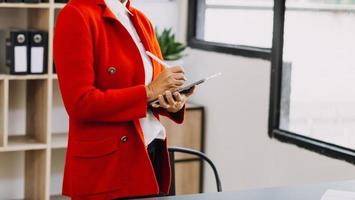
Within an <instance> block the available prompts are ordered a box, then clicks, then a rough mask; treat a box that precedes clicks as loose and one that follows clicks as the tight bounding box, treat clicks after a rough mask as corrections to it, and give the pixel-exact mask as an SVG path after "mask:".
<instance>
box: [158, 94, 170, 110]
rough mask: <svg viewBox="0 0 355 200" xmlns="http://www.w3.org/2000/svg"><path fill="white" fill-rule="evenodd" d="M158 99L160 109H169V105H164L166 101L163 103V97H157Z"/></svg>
mask: <svg viewBox="0 0 355 200" xmlns="http://www.w3.org/2000/svg"><path fill="white" fill-rule="evenodd" d="M158 99H159V104H160V106H161V107H163V108H165V109H167V108H169V107H170V106H169V104H168V103H166V101H165V99H164V97H163V95H159V97H158Z"/></svg>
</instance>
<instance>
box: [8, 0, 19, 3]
mask: <svg viewBox="0 0 355 200" xmlns="http://www.w3.org/2000/svg"><path fill="white" fill-rule="evenodd" d="M5 2H7V3H23V0H5Z"/></svg>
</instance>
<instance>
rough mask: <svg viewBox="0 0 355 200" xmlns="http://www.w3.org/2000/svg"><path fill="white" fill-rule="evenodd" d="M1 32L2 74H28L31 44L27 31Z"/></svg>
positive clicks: (0, 58) (0, 54)
mask: <svg viewBox="0 0 355 200" xmlns="http://www.w3.org/2000/svg"><path fill="white" fill-rule="evenodd" d="M0 32H1V33H0V56H1V57H0V60H1V61H0V65H1V66H0V67H1V71H2V73H10V74H27V70H28V56H27V55H28V44H29V43H28V33H27V31H25V30H5V31H4V30H3V31H0ZM4 61H5V62H4ZM5 66H7V67H5Z"/></svg>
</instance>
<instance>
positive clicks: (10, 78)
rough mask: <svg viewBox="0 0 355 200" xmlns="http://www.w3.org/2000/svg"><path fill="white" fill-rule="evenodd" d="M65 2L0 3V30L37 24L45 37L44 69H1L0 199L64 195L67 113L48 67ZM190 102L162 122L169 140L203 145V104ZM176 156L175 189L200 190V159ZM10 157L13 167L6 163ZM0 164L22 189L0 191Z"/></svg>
mask: <svg viewBox="0 0 355 200" xmlns="http://www.w3.org/2000/svg"><path fill="white" fill-rule="evenodd" d="M64 6H65V4H62V3H54V0H49V1H48V2H44V3H40V4H25V3H0V29H6V28H10V27H17V28H37V29H41V30H46V31H48V37H49V38H48V39H49V43H48V45H49V46H48V66H49V67H48V70H47V71H48V74H43V75H6V74H0V199H26V200H32V199H33V200H50V199H53V200H54V199H56V200H61V199H66V198H63V197H61V196H60V192H61V181H62V176H63V174H62V173H63V168H64V156H65V151H66V147H67V140H68V135H67V133H66V131H67V130H68V118H67V115H66V112H65V109H64V106H63V103H62V101H61V96H60V91H59V87H58V80H57V79H58V78H57V75H56V74H55V73H53V67H52V66H53V56H52V53H53V32H54V26H55V21H56V17H57V15H58V13H59V12H60V10H61V9H62V8H63V7H64ZM0 67H4V66H0ZM189 107H190V108H189V111H188V112H187V116H186V119H187V120H186V121H187V122H186V123H185V124H184V125H183V126H177V125H174V124H173V123H171V122H170V121H168V120H164V119H163V123H164V124H165V126H166V127H167V130H168V131H167V132H168V135H169V137H170V140H169V141H170V144H171V145H174V146H183V147H190V148H194V149H198V150H203V108H202V107H195V106H189ZM10 155H11V156H10ZM177 158H178V159H180V160H181V162H179V163H178V164H177V167H176V173H177V174H178V175H177V187H178V189H177V193H180V194H186V193H195V192H199V191H201V174H202V165H201V163H200V162H199V161H198V160H194V159H191V158H190V157H186V156H178V157H177ZM9 159H10V162H9V164H11V165H12V166H7V164H8V162H7V161H8V160H9ZM12 159H13V160H12ZM15 161H16V162H18V163H17V164H14V162H15ZM3 169H4V171H6V170H9V169H11V171H14V172H13V174H16V175H17V174H19V176H20V177H19V178H18V177H16V178H15V179H16V180H17V179H18V182H19V183H22V184H20V185H22V188H21V187H20V188H19V189H18V187H19V186H18V185H19V184H17V185H14V186H13V187H11V191H12V190H14V192H8V191H4V190H2V186H1V184H2V183H4V182H2V179H5V178H8V177H7V176H6V175H5V174H6V172H3V171H2V170H3ZM192 175H193V176H192ZM4 177H5V178H4ZM178 177H180V179H179V178H178ZM192 177H194V179H193V180H192V179H191V178H192ZM15 182H16V181H15ZM16 183H17V182H16ZM183 183H189V184H183ZM10 185H11V184H10ZM7 187H8V185H6V188H7ZM3 188H4V187H3ZM3 193H6V194H5V196H2V195H3Z"/></svg>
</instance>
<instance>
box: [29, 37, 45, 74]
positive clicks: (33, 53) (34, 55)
mask: <svg viewBox="0 0 355 200" xmlns="http://www.w3.org/2000/svg"><path fill="white" fill-rule="evenodd" d="M28 35H29V38H30V42H29V61H30V64H29V68H28V73H29V74H44V73H47V67H48V33H47V32H45V31H40V30H29V34H28Z"/></svg>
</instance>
